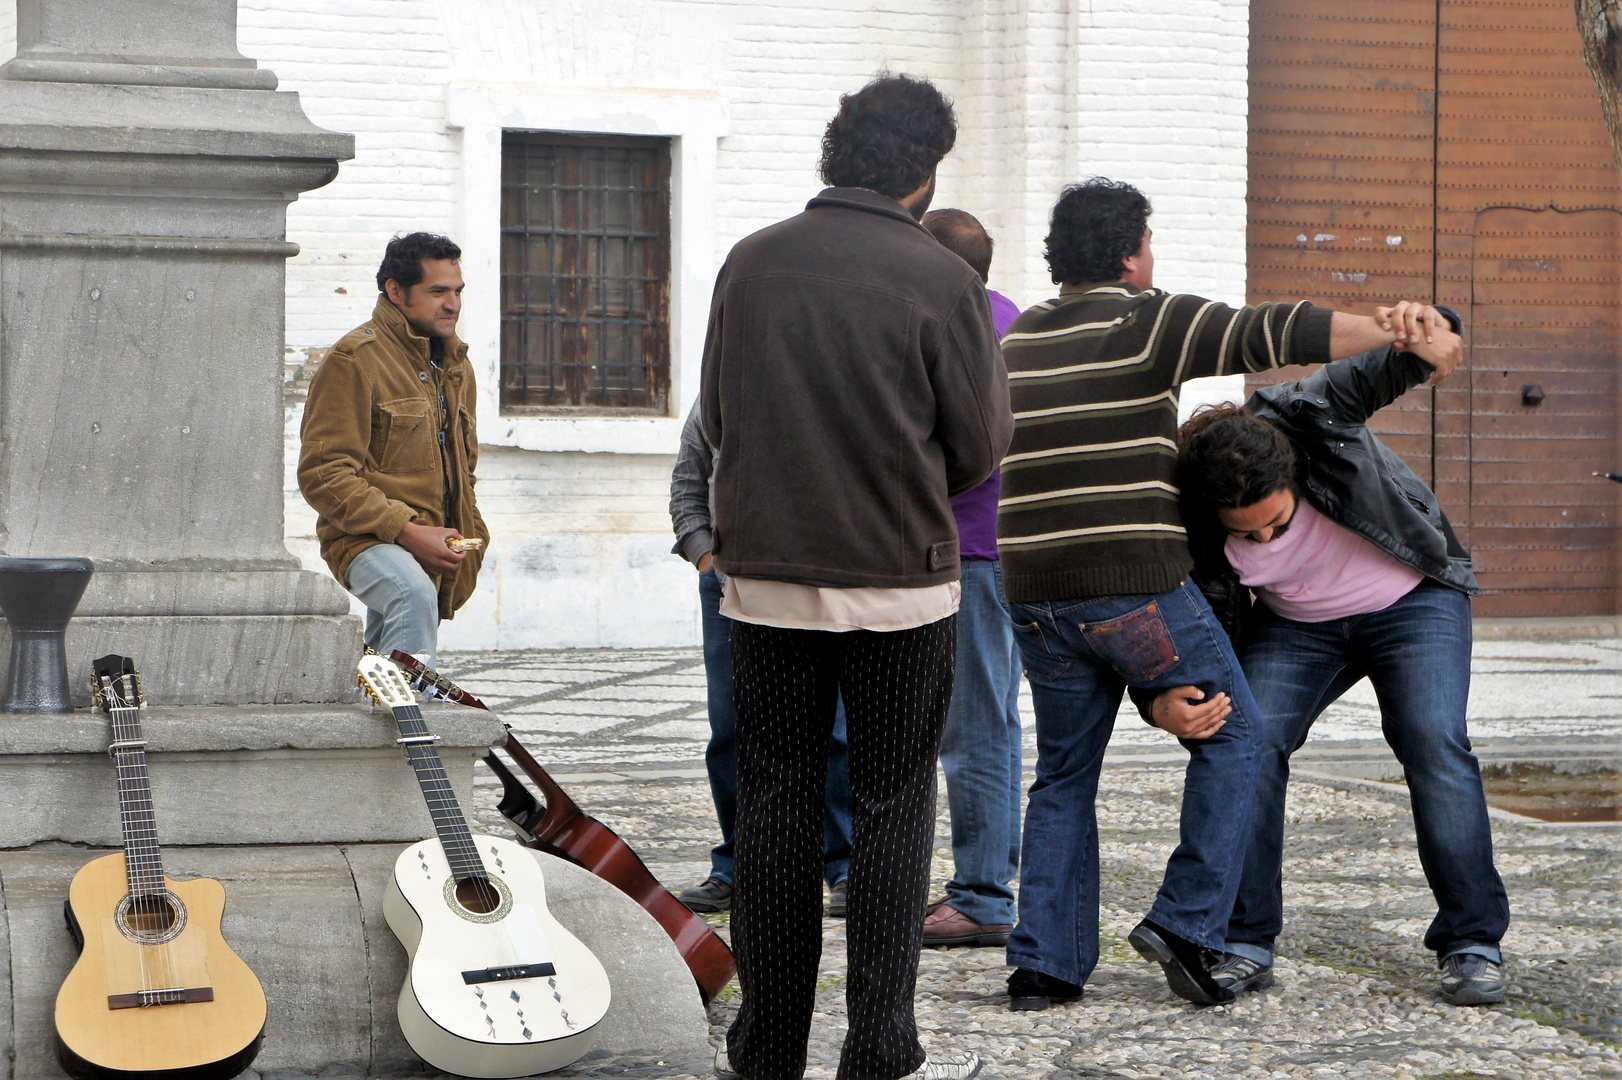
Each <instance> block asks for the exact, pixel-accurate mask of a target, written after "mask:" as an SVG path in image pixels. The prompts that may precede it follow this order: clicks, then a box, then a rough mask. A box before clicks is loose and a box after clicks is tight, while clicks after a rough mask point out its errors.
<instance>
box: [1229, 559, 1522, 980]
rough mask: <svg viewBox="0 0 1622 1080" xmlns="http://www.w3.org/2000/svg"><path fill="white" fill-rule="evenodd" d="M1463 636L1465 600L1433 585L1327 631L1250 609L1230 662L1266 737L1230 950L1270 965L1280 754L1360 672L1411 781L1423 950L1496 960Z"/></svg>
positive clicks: (1280, 843)
mask: <svg viewBox="0 0 1622 1080" xmlns="http://www.w3.org/2000/svg"><path fill="white" fill-rule="evenodd" d="M1470 638H1471V632H1470V598H1469V597H1468V596H1465V595H1464V594H1463V593H1461V592H1458V591H1456V590H1454V589H1449V588H1447V587H1445V586H1442V585H1437V584H1434V583H1431V582H1425V583H1424V584H1421V585H1420V586H1419V587H1418V588H1416V589H1415V590H1414V591H1413V592H1411V593H1409V594H1408V595H1407V596H1405V597H1403V598H1402V599H1401V600H1398V601H1397V602H1396V603H1394V604H1392V605H1391V606H1390V607H1388V608H1385V609H1384V610H1382V611H1376V612H1373V613H1372V614H1369V615H1357V616H1353V617H1352V618H1349V619H1335V620H1332V621H1330V622H1322V623H1303V622H1295V621H1293V620H1290V619H1286V618H1282V617H1280V616H1278V615H1275V614H1273V613H1272V612H1271V611H1268V610H1267V609H1266V608H1265V607H1261V606H1258V609H1257V614H1256V618H1255V619H1254V620H1253V624H1252V625H1251V626H1248V627H1246V630H1245V635H1244V639H1243V643H1242V645H1241V647H1240V659H1241V662H1242V663H1243V664H1244V668H1245V675H1246V677H1247V678H1248V680H1249V682H1250V689H1251V692H1252V693H1253V694H1254V695H1255V696H1256V702H1257V704H1258V706H1259V707H1260V708H1261V715H1262V717H1263V725H1264V734H1263V736H1262V747H1261V768H1260V770H1259V772H1258V775H1257V782H1256V801H1255V805H1254V807H1253V808H1252V810H1251V815H1250V844H1249V847H1248V850H1247V852H1246V855H1245V872H1244V876H1243V878H1242V879H1241V883H1240V886H1239V896H1238V899H1237V900H1236V902H1235V904H1234V909H1233V918H1232V919H1231V920H1230V921H1229V923H1228V945H1227V949H1228V951H1229V952H1233V953H1237V954H1239V955H1241V956H1248V957H1250V958H1251V959H1253V960H1257V961H1259V962H1263V963H1272V960H1273V942H1274V940H1275V939H1276V938H1277V937H1278V933H1279V930H1280V928H1281V927H1282V926H1283V922H1284V895H1283V879H1284V877H1283V872H1282V864H1283V857H1284V791H1285V787H1286V786H1287V785H1288V783H1289V780H1290V755H1291V754H1293V753H1294V752H1295V751H1296V750H1297V749H1299V748H1300V746H1301V744H1302V743H1304V742H1306V741H1307V733H1308V732H1309V731H1311V730H1312V723H1313V721H1314V720H1316V719H1318V716H1319V714H1320V713H1322V712H1323V711H1324V709H1325V708H1326V707H1327V706H1328V705H1330V704H1331V703H1332V702H1334V701H1335V700H1336V699H1337V698H1339V697H1340V696H1341V695H1342V694H1344V693H1345V692H1346V691H1347V690H1349V689H1351V687H1352V685H1353V684H1354V683H1356V682H1357V681H1358V680H1359V679H1362V678H1363V677H1364V676H1367V677H1368V679H1369V681H1370V682H1371V683H1373V684H1374V694H1375V697H1377V698H1378V699H1379V702H1380V724H1381V728H1382V729H1383V730H1384V732H1385V738H1386V742H1388V743H1390V744H1391V749H1392V750H1393V751H1395V752H1396V755H1397V760H1398V761H1399V762H1401V763H1402V772H1403V775H1404V776H1405V777H1406V778H1407V781H1408V797H1409V799H1410V800H1411V802H1412V805H1413V810H1414V827H1415V830H1416V831H1417V832H1418V834H1419V862H1420V865H1421V866H1423V867H1424V869H1425V880H1426V881H1428V882H1430V887H1431V892H1432V894H1434V895H1435V897H1436V904H1437V909H1438V910H1437V913H1436V918H1435V919H1434V920H1433V921H1432V922H1431V925H1430V929H1429V930H1428V931H1426V933H1425V945H1426V947H1427V948H1429V949H1431V950H1433V951H1434V952H1435V953H1436V954H1437V956H1438V957H1440V958H1443V959H1445V958H1446V957H1448V956H1450V955H1452V954H1454V953H1479V954H1480V955H1482V956H1486V957H1488V958H1489V959H1492V960H1500V959H1501V958H1500V956H1499V953H1498V942H1499V940H1500V939H1502V938H1503V936H1504V930H1505V929H1506V928H1507V927H1508V926H1509V898H1508V896H1507V895H1506V894H1505V892H1504V883H1503V880H1502V879H1500V878H1499V876H1498V871H1497V870H1496V869H1494V868H1493V857H1492V828H1491V825H1490V823H1489V820H1488V818H1487V798H1486V794H1485V793H1484V792H1483V790H1482V786H1481V769H1480V767H1479V766H1478V765H1477V764H1476V758H1475V755H1474V754H1473V753H1471V751H1470V735H1469V732H1467V731H1466V730H1465V720H1464V716H1465V705H1466V703H1467V701H1468V699H1469V696H1470Z"/></svg>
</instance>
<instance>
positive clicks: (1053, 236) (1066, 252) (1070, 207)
mask: <svg viewBox="0 0 1622 1080" xmlns="http://www.w3.org/2000/svg"><path fill="white" fill-rule="evenodd" d="M1153 212H1154V208H1153V207H1151V206H1150V205H1149V199H1148V197H1147V196H1145V195H1144V194H1143V192H1141V191H1139V190H1138V189H1137V188H1135V187H1133V186H1132V185H1131V184H1127V183H1123V182H1120V181H1116V180H1108V179H1105V178H1104V177H1102V176H1095V177H1093V178H1092V179H1091V180H1088V181H1086V182H1084V183H1080V184H1071V185H1070V186H1069V187H1067V188H1065V189H1064V193H1063V194H1061V195H1060V196H1059V201H1058V202H1056V203H1054V204H1053V217H1052V219H1051V220H1050V221H1049V224H1048V238H1047V251H1046V254H1047V259H1048V269H1049V270H1051V271H1052V272H1053V280H1054V282H1055V283H1057V284H1060V285H1065V284H1079V283H1081V282H1084V281H1119V280H1120V278H1121V274H1122V272H1123V267H1122V265H1121V261H1122V260H1123V259H1125V258H1126V257H1127V256H1128V255H1135V254H1137V251H1138V249H1139V248H1140V247H1142V246H1143V236H1144V233H1145V232H1146V231H1147V230H1148V228H1149V215H1150V214H1151V213H1153Z"/></svg>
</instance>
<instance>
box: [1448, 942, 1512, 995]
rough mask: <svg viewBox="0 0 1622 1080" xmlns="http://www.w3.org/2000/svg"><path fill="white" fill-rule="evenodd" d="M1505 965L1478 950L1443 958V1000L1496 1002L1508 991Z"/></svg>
mask: <svg viewBox="0 0 1622 1080" xmlns="http://www.w3.org/2000/svg"><path fill="white" fill-rule="evenodd" d="M1508 989H1509V987H1508V983H1507V981H1506V980H1505V978H1504V965H1503V964H1495V963H1493V962H1492V961H1491V960H1489V959H1487V958H1486V957H1485V956H1477V955H1476V954H1475V953H1454V954H1453V955H1452V956H1449V957H1447V958H1445V959H1444V960H1443V961H1442V1000H1443V1001H1446V1002H1447V1003H1448V1004H1449V1005H1496V1004H1498V1003H1499V1002H1500V1001H1503V1000H1504V992H1505V991H1506V990H1508Z"/></svg>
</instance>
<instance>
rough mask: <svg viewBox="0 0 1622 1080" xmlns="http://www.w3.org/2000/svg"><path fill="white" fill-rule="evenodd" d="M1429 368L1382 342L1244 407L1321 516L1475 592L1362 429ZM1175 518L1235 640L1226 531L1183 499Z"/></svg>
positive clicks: (1417, 493) (1239, 602)
mask: <svg viewBox="0 0 1622 1080" xmlns="http://www.w3.org/2000/svg"><path fill="white" fill-rule="evenodd" d="M1446 314H1448V315H1450V316H1451V315H1452V313H1451V312H1446ZM1455 318H1456V316H1455ZM1455 326H1456V324H1455ZM1432 370H1433V369H1432V368H1431V366H1430V365H1429V364H1428V363H1426V362H1425V361H1424V360H1421V359H1420V358H1419V357H1417V356H1415V355H1413V354H1412V353H1399V352H1397V351H1396V349H1395V348H1392V347H1389V346H1388V347H1387V348H1384V349H1378V350H1375V351H1374V352H1367V353H1363V354H1362V355H1361V356H1353V357H1349V358H1348V359H1345V360H1337V361H1335V362H1334V363H1332V364H1325V365H1324V366H1323V367H1322V368H1320V369H1318V370H1317V371H1315V372H1313V373H1312V374H1311V375H1309V376H1307V377H1306V378H1304V379H1298V380H1297V381H1295V382H1289V383H1280V384H1279V385H1277V386H1269V387H1265V388H1264V389H1261V390H1258V391H1256V392H1255V393H1254V394H1252V395H1251V396H1250V400H1249V401H1247V402H1245V409H1246V410H1247V411H1248V412H1251V413H1253V414H1254V415H1256V416H1258V417H1260V418H1262V419H1263V420H1266V421H1268V422H1270V423H1272V424H1275V425H1276V426H1278V427H1279V428H1281V429H1282V430H1283V431H1284V433H1285V434H1287V435H1288V436H1289V437H1290V440H1291V441H1292V442H1294V443H1295V446H1296V449H1297V450H1298V451H1300V453H1301V457H1302V463H1303V468H1302V473H1303V476H1302V492H1301V494H1302V495H1303V496H1304V497H1305V498H1306V500H1307V501H1308V502H1310V503H1311V504H1312V505H1313V507H1314V508H1315V509H1316V510H1317V511H1318V512H1319V513H1321V514H1323V515H1324V516H1325V517H1327V518H1329V519H1330V520H1331V521H1334V522H1336V523H1337V524H1339V525H1343V526H1345V527H1346V528H1348V529H1350V530H1352V531H1353V532H1355V533H1357V534H1358V535H1359V536H1362V537H1364V538H1365V539H1367V540H1369V541H1371V542H1372V543H1374V544H1375V545H1376V546H1378V547H1379V548H1380V549H1381V550H1383V551H1385V552H1388V553H1389V554H1390V555H1391V556H1392V557H1394V558H1396V559H1397V560H1398V561H1399V562H1402V563H1406V564H1407V565H1409V566H1411V567H1413V568H1414V569H1415V570H1418V571H1419V572H1420V573H1421V574H1424V575H1425V576H1426V577H1427V578H1430V579H1431V580H1432V581H1435V582H1438V583H1440V584H1442V585H1446V586H1448V587H1449V588H1453V589H1457V590H1459V591H1460V592H1462V593H1465V594H1466V595H1469V596H1474V595H1475V594H1476V593H1477V592H1479V591H1480V590H1479V589H1478V587H1477V585H1476V577H1475V573H1474V571H1473V570H1472V569H1471V567H1470V553H1469V552H1467V551H1466V550H1465V549H1464V545H1462V544H1461V543H1459V538H1458V537H1457V536H1455V535H1454V533H1453V526H1452V525H1450V524H1449V523H1448V520H1447V516H1446V515H1445V514H1443V513H1442V508H1441V506H1440V504H1439V503H1438V502H1437V499H1436V495H1435V494H1434V493H1433V492H1432V491H1431V489H1430V488H1429V487H1427V486H1426V484H1425V482H1424V481H1423V480H1421V479H1420V478H1419V477H1418V476H1415V475H1414V472H1413V470H1412V469H1410V468H1408V466H1407V465H1406V464H1405V463H1404V462H1403V460H1402V459H1401V458H1399V457H1398V456H1397V455H1396V454H1395V453H1393V452H1392V451H1391V449H1390V448H1389V447H1387V446H1386V445H1385V444H1384V443H1382V442H1381V441H1380V440H1379V439H1378V438H1376V437H1375V435H1374V433H1373V432H1372V431H1370V430H1369V429H1368V424H1367V421H1368V418H1369V417H1370V416H1372V415H1374V413H1376V412H1378V411H1379V410H1380V409H1382V408H1384V407H1385V406H1387V405H1389V404H1391V403H1392V402H1393V401H1395V400H1397V398H1399V397H1401V396H1402V395H1403V394H1404V393H1405V392H1406V391H1408V390H1409V389H1410V388H1412V387H1414V386H1417V385H1419V384H1420V383H1422V382H1424V381H1425V379H1426V378H1428V377H1429V376H1430V373H1431V371H1432ZM1182 512H1183V524H1184V526H1185V527H1186V528H1187V529H1188V543H1189V548H1190V550H1191V551H1192V552H1193V555H1194V572H1193V579H1194V582H1195V584H1197V585H1198V586H1199V587H1200V591H1202V592H1203V593H1204V594H1205V597H1206V599H1207V600H1209V601H1210V603H1211V607H1212V609H1213V610H1214V611H1215V612H1216V615H1217V617H1218V619H1220V620H1221V622H1222V625H1223V627H1224V629H1226V630H1227V631H1228V635H1229V637H1231V638H1234V639H1235V640H1237V639H1238V637H1239V632H1240V630H1241V628H1242V627H1243V625H1244V620H1245V618H1246V616H1247V615H1248V614H1249V611H1250V605H1251V598H1250V590H1249V589H1247V588H1245V586H1243V585H1242V584H1240V582H1239V574H1238V573H1237V572H1236V571H1235V570H1234V569H1233V567H1232V566H1230V565H1229V564H1228V558H1227V554H1226V553H1225V551H1224V550H1223V545H1224V544H1225V543H1226V541H1227V538H1228V534H1227V532H1226V530H1224V529H1223V528H1222V525H1221V523H1220V522H1219V521H1218V520H1217V518H1216V515H1215V514H1213V513H1211V512H1210V511H1209V510H1205V509H1201V508H1199V507H1198V506H1197V505H1195V504H1193V503H1192V501H1191V500H1190V499H1189V498H1188V497H1187V496H1186V495H1185V496H1184V497H1183V499H1182Z"/></svg>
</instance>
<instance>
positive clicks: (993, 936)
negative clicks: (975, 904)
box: [924, 900, 1014, 949]
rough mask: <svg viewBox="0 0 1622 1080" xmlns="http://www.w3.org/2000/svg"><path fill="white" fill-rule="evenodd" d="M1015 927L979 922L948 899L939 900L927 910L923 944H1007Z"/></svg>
mask: <svg viewBox="0 0 1622 1080" xmlns="http://www.w3.org/2000/svg"><path fill="white" fill-rule="evenodd" d="M1013 929H1014V928H1013V926H1011V925H1008V924H1001V925H999V924H997V923H990V924H987V923H977V922H975V921H974V920H973V919H971V918H969V917H968V916H967V915H965V914H963V913H962V912H961V911H959V910H958V909H957V908H955V907H953V906H952V905H951V904H948V903H947V902H946V901H945V900H937V901H935V902H934V903H933V904H930V905H929V910H927V911H925V912H924V947H925V948H931V949H935V948H941V947H943V946H946V945H1006V944H1008V935H1009V934H1010V933H1012V932H1013Z"/></svg>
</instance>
